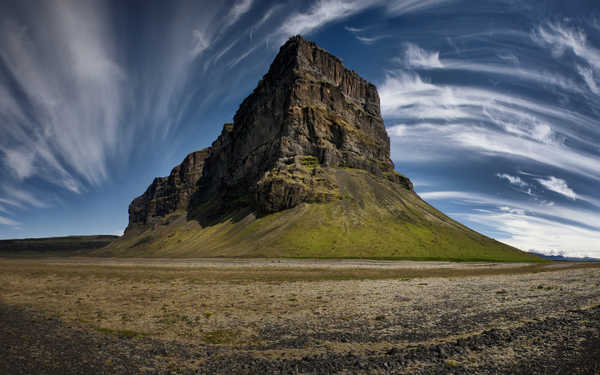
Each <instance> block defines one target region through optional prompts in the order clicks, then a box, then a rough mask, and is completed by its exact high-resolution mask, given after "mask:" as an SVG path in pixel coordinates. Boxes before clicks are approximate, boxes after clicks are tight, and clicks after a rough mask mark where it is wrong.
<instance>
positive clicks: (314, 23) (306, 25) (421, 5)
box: [275, 0, 454, 44]
mask: <svg viewBox="0 0 600 375" xmlns="http://www.w3.org/2000/svg"><path fill="white" fill-rule="evenodd" d="M452 1H454V0H395V1H384V0H319V1H317V2H316V3H315V4H314V5H313V6H311V7H310V8H309V9H308V10H306V11H303V12H297V13H294V14H292V15H290V16H289V17H288V18H287V19H286V20H285V21H284V22H283V24H282V26H281V27H280V29H279V30H277V31H276V33H275V39H276V40H278V41H282V40H285V39H286V38H288V37H290V36H292V35H297V34H302V35H308V34H310V33H311V32H313V31H315V30H318V29H319V28H321V27H323V26H325V25H327V24H329V23H332V22H337V21H340V20H343V19H345V18H348V17H350V16H352V15H355V14H357V13H359V12H361V11H363V10H365V9H367V8H374V7H383V8H385V11H386V12H387V13H388V14H389V15H391V16H400V15H403V14H407V13H414V12H419V11H424V10H426V9H432V8H435V7H437V6H440V5H443V4H446V3H450V2H452ZM347 30H349V29H347ZM349 31H351V30H349ZM351 32H354V31H351ZM381 37H385V36H379V37H378V38H381ZM362 38H363V43H367V44H368V43H374V42H375V41H376V40H372V39H373V38H374V37H371V38H368V37H364V36H363V37H362Z"/></svg>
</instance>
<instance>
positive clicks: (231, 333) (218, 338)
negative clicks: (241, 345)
mask: <svg viewBox="0 0 600 375" xmlns="http://www.w3.org/2000/svg"><path fill="white" fill-rule="evenodd" d="M238 335H239V330H236V329H217V330H215V331H210V332H206V333H204V335H203V338H204V341H206V342H207V343H208V344H214V345H219V344H230V343H233V342H234V341H235V339H236V337H237V336H238Z"/></svg>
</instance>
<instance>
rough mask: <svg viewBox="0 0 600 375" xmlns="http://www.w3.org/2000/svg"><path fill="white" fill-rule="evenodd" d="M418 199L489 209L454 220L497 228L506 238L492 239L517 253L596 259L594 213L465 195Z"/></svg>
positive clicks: (599, 248) (598, 232)
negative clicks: (550, 252)
mask: <svg viewBox="0 0 600 375" xmlns="http://www.w3.org/2000/svg"><path fill="white" fill-rule="evenodd" d="M419 195H420V196H421V198H423V199H425V200H427V201H439V200H444V201H450V202H457V201H461V202H465V203H468V204H470V205H472V204H475V205H484V206H486V207H489V208H488V209H485V210H480V209H473V210H472V211H473V212H472V213H459V214H454V216H458V217H459V218H466V219H468V220H471V221H472V222H477V223H480V224H485V225H488V226H490V227H493V228H497V230H499V231H501V232H505V233H507V235H498V236H496V239H498V240H500V241H502V242H505V243H508V244H510V245H512V246H515V247H517V248H520V249H524V250H538V251H543V252H546V251H548V250H562V251H565V252H566V253H568V254H569V255H572V256H587V255H592V254H593V256H599V255H600V241H599V240H600V226H598V223H600V214H598V212H597V211H595V210H594V211H592V210H587V209H574V208H569V207H565V206H562V205H558V204H547V203H544V202H542V203H531V202H527V201H513V200H509V199H503V198H498V197H494V196H489V195H486V194H480V193H474V192H466V191H434V192H428V193H421V194H419ZM590 226H591V227H593V228H591V227H590Z"/></svg>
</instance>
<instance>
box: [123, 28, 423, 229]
mask: <svg viewBox="0 0 600 375" xmlns="http://www.w3.org/2000/svg"><path fill="white" fill-rule="evenodd" d="M329 168H353V169H361V170H365V171H367V172H369V173H371V174H373V175H375V176H377V177H381V178H387V179H388V180H390V181H393V182H395V183H397V184H398V185H399V187H402V188H405V189H408V190H411V189H412V184H411V183H410V181H409V180H408V179H407V178H405V177H403V176H402V175H400V174H398V173H397V172H395V171H394V169H393V163H392V161H391V160H390V141H389V138H388V135H387V133H386V131H385V127H384V124H383V120H382V118H381V113H380V109H379V96H378V94H377V89H376V88H375V86H374V85H372V84H370V83H369V82H367V81H365V80H364V79H362V78H361V77H359V76H358V74H356V73H355V72H354V71H350V70H348V69H346V68H345V67H344V66H343V64H342V62H341V61H340V59H339V58H337V57H335V56H333V55H331V54H329V53H328V52H326V51H324V50H322V49H321V48H319V47H318V46H317V45H316V44H314V43H312V42H308V41H306V40H304V39H302V38H301V37H300V36H296V37H293V38H291V39H290V40H288V42H287V43H285V45H283V46H282V47H281V49H280V51H279V54H278V55H277V57H276V58H275V60H274V61H273V63H272V65H271V67H270V69H269V71H268V73H267V74H266V75H265V76H264V77H263V79H262V80H261V81H260V82H259V84H258V86H257V87H256V89H255V90H254V91H253V92H252V94H251V95H250V96H248V98H246V99H245V100H244V101H243V102H242V104H241V105H240V107H239V109H238V111H237V113H236V114H235V117H234V122H233V124H226V125H225V127H224V128H223V132H222V133H221V135H220V136H219V137H218V139H217V140H216V141H215V142H213V144H212V145H211V147H209V148H207V149H205V150H202V151H198V152H196V153H192V154H190V155H189V156H188V157H187V158H186V160H184V162H183V163H182V164H181V165H180V166H178V167H176V168H175V169H173V172H171V175H170V176H169V177H166V178H157V179H156V180H155V181H154V182H153V183H152V185H151V186H150V187H149V188H148V190H147V191H146V193H144V195H142V196H141V197H138V198H136V199H135V200H134V201H133V202H132V204H131V206H130V208H129V214H130V225H131V224H150V223H153V222H156V221H157V220H160V218H161V217H163V216H165V215H167V214H169V213H172V212H174V211H176V210H180V209H183V210H187V212H188V214H189V216H190V217H192V218H196V219H199V220H202V219H206V218H217V217H219V216H220V215H223V214H224V213H226V212H227V211H229V210H232V209H236V208H238V207H239V206H247V207H251V208H252V209H253V210H255V211H256V212H257V213H259V214H267V213H273V212H277V211H281V210H284V209H287V208H291V207H294V206H296V205H298V204H299V203H301V202H327V201H332V200H335V199H338V198H339V189H338V186H337V185H336V181H335V179H334V178H332V176H331V173H329V172H328V171H327V169H329Z"/></svg>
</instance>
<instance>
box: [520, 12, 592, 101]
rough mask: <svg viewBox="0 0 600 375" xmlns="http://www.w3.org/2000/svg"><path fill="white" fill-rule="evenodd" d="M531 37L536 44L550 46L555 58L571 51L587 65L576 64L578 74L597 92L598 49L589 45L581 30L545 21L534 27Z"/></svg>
mask: <svg viewBox="0 0 600 375" xmlns="http://www.w3.org/2000/svg"><path fill="white" fill-rule="evenodd" d="M531 37H532V39H533V40H534V41H535V42H537V43H538V44H540V45H542V46H547V47H550V48H551V49H552V52H553V55H554V57H556V58H560V57H562V56H563V55H564V53H565V51H571V52H572V53H573V54H574V55H575V56H577V57H578V58H579V59H580V61H581V63H582V64H585V65H587V66H582V65H577V71H578V73H579V75H580V76H581V77H582V79H583V80H584V81H585V83H586V84H587V86H588V87H589V89H590V90H591V91H592V92H593V93H594V94H598V93H599V91H598V86H599V83H598V81H597V79H596V77H597V76H598V74H600V49H598V48H596V47H595V46H593V45H591V43H590V42H589V41H588V38H587V35H586V33H585V32H584V31H583V30H581V29H578V28H573V27H569V26H567V25H564V24H561V23H547V24H543V25H540V26H538V27H537V28H536V29H534V30H533V31H532V33H531Z"/></svg>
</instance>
